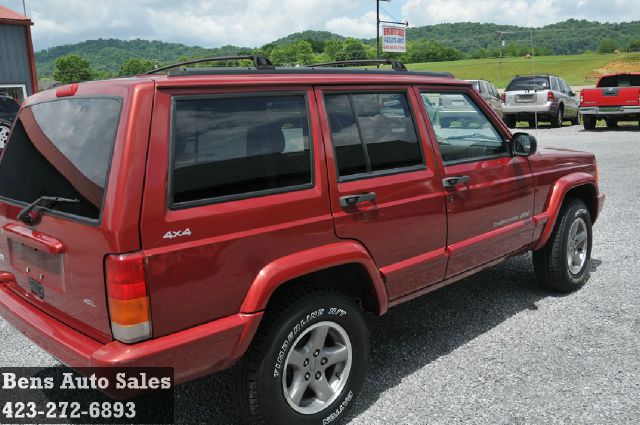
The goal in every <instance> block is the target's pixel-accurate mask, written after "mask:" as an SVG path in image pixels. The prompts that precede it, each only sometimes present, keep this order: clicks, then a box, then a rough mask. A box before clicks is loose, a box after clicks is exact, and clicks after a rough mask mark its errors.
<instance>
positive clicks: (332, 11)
mask: <svg viewBox="0 0 640 425" xmlns="http://www.w3.org/2000/svg"><path fill="white" fill-rule="evenodd" d="M25 1H26V6H27V15H28V16H29V17H30V18H31V19H32V20H33V21H34V24H35V25H34V27H33V39H34V48H35V49H36V50H41V49H45V48H48V47H53V46H58V45H62V44H72V43H77V42H80V41H84V40H91V39H97V38H119V39H122V40H130V39H136V38H141V39H147V40H161V41H166V42H174V43H184V44H188V45H198V46H202V47H219V46H222V45H225V44H233V45H236V46H245V47H257V46H261V45H264V44H266V43H268V42H271V41H274V40H276V39H278V38H280V37H283V36H286V35H288V34H291V33H294V32H299V31H304V30H308V29H311V30H323V31H331V32H335V33H337V34H340V35H344V36H351V37H358V38H374V37H375V34H376V12H375V8H376V2H375V0H181V1H180V0H179V1H171V0H169V1H167V0H102V1H98V0H25ZM0 4H2V5H4V6H7V7H9V8H10V9H13V10H15V11H17V12H22V0H0ZM380 5H381V7H382V10H381V15H382V17H381V18H382V19H384V20H400V21H408V22H409V24H410V26H422V25H432V24H438V23H445V22H447V23H448V22H493V23H498V24H513V25H522V26H534V27H538V26H543V25H547V24H550V23H554V22H560V21H564V20H566V19H569V18H575V19H589V20H598V21H601V22H627V21H634V20H640V0H392V1H390V2H386V1H383V2H380Z"/></svg>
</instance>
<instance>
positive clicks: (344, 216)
mask: <svg viewBox="0 0 640 425" xmlns="http://www.w3.org/2000/svg"><path fill="white" fill-rule="evenodd" d="M220 59H224V60H226V61H228V60H229V58H228V57H226V58H220ZM244 59H245V60H246V59H247V58H244ZM253 60H254V66H252V67H250V68H222V69H221V68H188V67H185V66H186V65H185V64H182V66H179V67H174V68H171V69H168V70H166V71H167V73H166V75H143V76H138V77H132V78H126V79H115V80H109V81H99V82H91V83H83V84H73V85H68V86H63V87H59V88H58V89H56V90H50V91H45V92H41V93H38V94H36V95H34V96H32V97H30V98H29V99H27V100H26V101H25V103H24V104H23V105H22V108H21V110H20V112H19V115H18V118H17V120H16V122H15V126H14V127H13V130H12V133H11V135H10V138H9V141H8V143H7V146H6V148H5V150H4V152H3V153H2V157H0V228H1V234H0V314H1V315H2V317H4V318H5V319H6V320H7V321H8V322H10V323H11V324H13V325H14V326H15V327H16V328H17V329H19V330H20V331H22V332H24V333H25V334H26V335H27V336H29V337H30V338H31V339H33V341H34V342H36V343H38V344H40V345H41V346H42V347H44V349H46V350H47V351H49V352H50V353H52V354H53V355H54V356H56V357H57V358H58V359H60V360H61V361H62V362H64V363H66V364H68V365H71V366H76V367H80V366H90V367H95V366H130V367H135V366H148V367H150V366H168V367H173V368H174V369H175V378H176V381H178V382H184V381H186V380H190V379H194V378H197V377H200V376H203V375H206V374H209V373H212V372H216V371H220V370H222V369H225V368H228V367H230V366H231V365H233V364H234V363H236V362H239V365H237V367H236V369H235V371H236V373H237V378H236V380H235V385H236V388H235V395H236V397H237V400H238V401H239V404H240V406H241V407H242V411H243V412H244V413H246V414H247V416H248V417H250V418H251V419H249V420H248V423H269V424H333V423H337V422H339V420H340V419H342V418H343V417H344V416H345V412H346V411H347V409H348V408H349V407H350V406H352V405H353V404H354V400H355V397H357V395H358V393H359V390H360V385H361V384H362V382H363V380H364V377H365V374H366V370H367V361H368V357H369V334H368V331H367V325H366V323H367V322H366V321H365V314H366V313H367V312H368V313H371V314H373V315H382V314H384V313H385V312H386V311H387V309H388V308H390V307H392V306H395V305H398V304H400V303H402V302H405V301H407V300H410V299H412V298H415V297H417V296H419V295H422V294H425V293H427V292H430V291H433V290H435V289H437V288H440V287H443V286H444V285H448V284H450V283H452V282H455V281H457V280H459V279H462V278H464V277H466V276H469V275H470V274H472V273H476V272H478V271H480V270H482V269H485V268H487V267H489V266H491V265H494V264H497V263H499V262H501V261H504V260H505V259H507V258H509V257H511V256H514V255H518V254H522V253H525V252H528V251H533V261H534V269H535V273H536V275H537V277H538V280H539V282H540V283H541V285H543V286H544V287H546V288H549V289H551V290H555V291H565V292H568V291H573V290H576V289H578V288H580V287H581V286H582V285H584V284H585V282H586V281H587V278H588V275H589V262H590V256H591V247H592V231H591V225H592V223H594V222H595V220H596V219H597V217H598V215H599V213H600V211H601V209H602V205H603V201H604V195H603V194H601V193H600V190H599V187H598V169H597V165H596V161H595V158H594V156H593V155H592V154H590V153H585V152H577V151H570V150H566V149H551V148H545V149H537V146H536V140H535V138H533V137H532V136H530V135H528V134H526V133H516V134H511V133H510V132H509V129H508V128H507V127H506V126H505V125H504V123H503V122H502V120H501V119H500V118H499V117H498V115H496V114H495V112H493V110H492V109H491V107H490V105H489V104H487V103H486V102H485V101H484V100H483V99H482V97H481V96H480V94H479V93H477V92H476V91H474V90H473V87H472V86H471V84H469V83H467V82H464V81H457V80H455V79H453V78H451V76H449V75H446V74H442V73H428V72H408V71H407V70H406V69H405V68H404V67H403V66H400V65H402V64H400V65H398V64H397V63H393V66H394V69H393V70H376V69H375V68H373V69H371V70H362V69H357V68H343V67H320V66H319V65H317V66H309V67H300V68H287V69H276V68H274V67H273V66H271V65H270V64H269V62H268V60H267V59H266V58H262V57H255V58H253ZM379 62H380V61H372V63H379ZM357 64H362V62H357ZM323 65H327V64H323ZM337 65H341V66H343V65H345V64H344V63H339V64H337ZM158 71H160V70H158ZM160 72H162V71H160ZM453 102H455V105H456V106H460V107H461V108H464V110H465V111H466V113H467V115H466V118H467V121H465V123H463V124H464V125H463V124H461V123H459V122H456V121H453V120H451V121H450V118H451V117H450V116H449V115H447V114H448V111H449V110H448V109H447V107H446V105H448V104H450V103H453ZM443 105H445V106H443ZM441 113H442V114H443V115H442V116H441ZM443 121H447V122H446V124H444V125H443ZM25 164H29V168H25ZM427 314H428V313H427ZM418 320H419V319H418ZM424 343H425V344H428V343H429V341H425V342H424ZM390 367H393V365H390Z"/></svg>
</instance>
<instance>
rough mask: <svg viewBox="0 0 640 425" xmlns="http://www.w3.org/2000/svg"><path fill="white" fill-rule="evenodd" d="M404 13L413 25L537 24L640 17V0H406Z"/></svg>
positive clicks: (631, 19)
mask: <svg viewBox="0 0 640 425" xmlns="http://www.w3.org/2000/svg"><path fill="white" fill-rule="evenodd" d="M402 17H403V19H407V20H409V23H411V25H412V26H420V25H432V24H439V23H445V22H446V23H449V22H492V23H498V24H510V25H520V26H534V27H538V26H544V25H547V24H551V23H555V22H560V21H564V20H566V19H570V18H575V19H589V20H598V21H601V22H604V21H612V22H619V21H633V20H638V19H640V0H609V1H602V0H475V1H470V0H406V2H405V3H404V5H403V6H402Z"/></svg>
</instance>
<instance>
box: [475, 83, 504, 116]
mask: <svg viewBox="0 0 640 425" xmlns="http://www.w3.org/2000/svg"><path fill="white" fill-rule="evenodd" d="M467 81H468V82H470V83H471V84H472V85H473V88H474V90H475V91H477V92H478V93H480V96H482V98H483V99H484V100H486V101H487V103H488V104H489V105H490V106H491V109H493V110H494V111H495V112H496V114H498V116H499V117H500V118H502V100H501V99H500V93H498V89H497V88H496V86H494V85H493V84H491V82H489V81H487V80H467Z"/></svg>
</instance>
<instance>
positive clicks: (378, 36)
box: [376, 0, 380, 59]
mask: <svg viewBox="0 0 640 425" xmlns="http://www.w3.org/2000/svg"><path fill="white" fill-rule="evenodd" d="M376 59H380V0H376Z"/></svg>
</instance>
